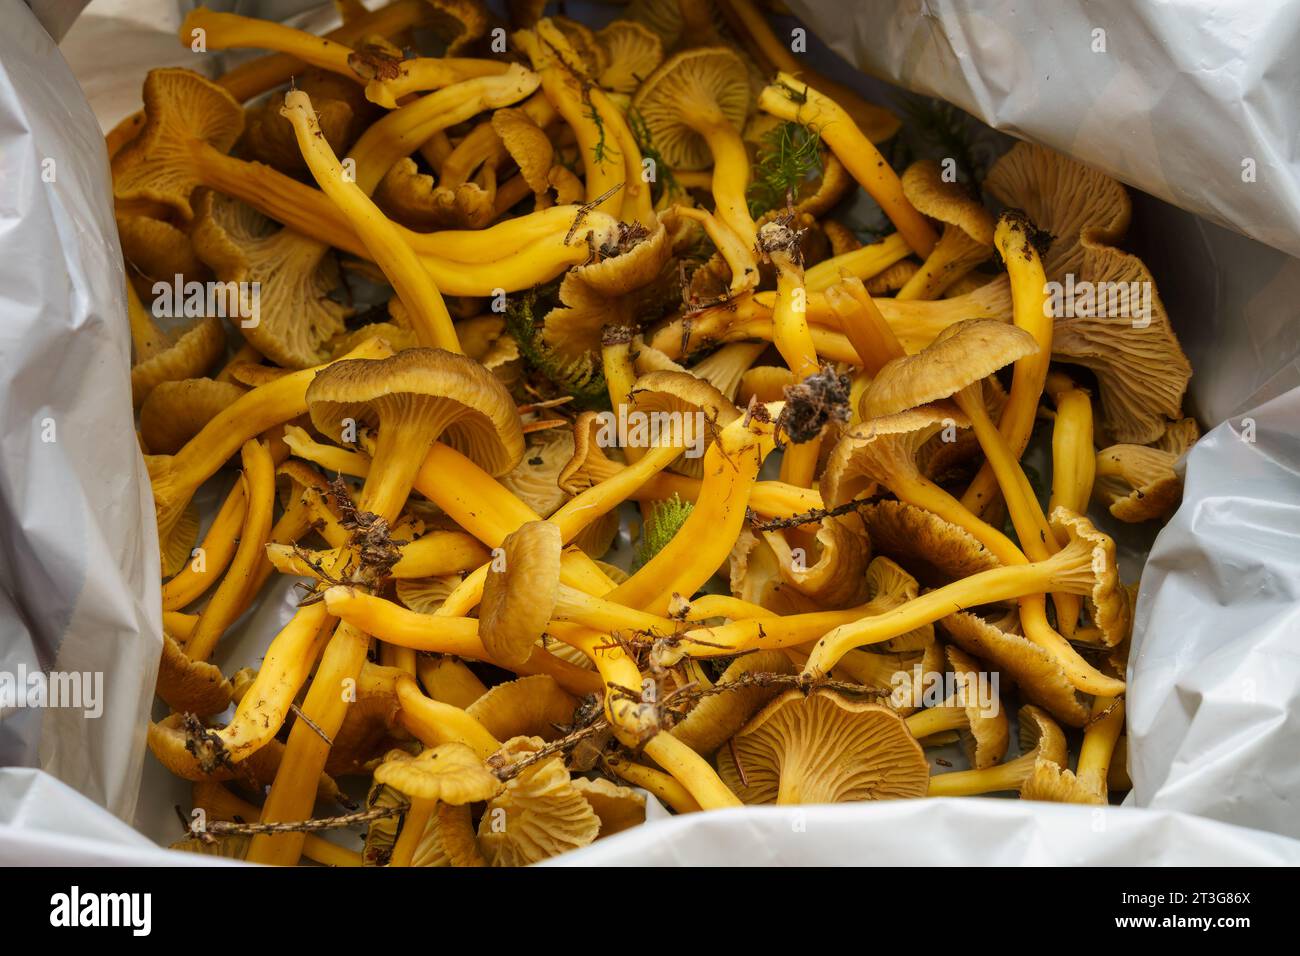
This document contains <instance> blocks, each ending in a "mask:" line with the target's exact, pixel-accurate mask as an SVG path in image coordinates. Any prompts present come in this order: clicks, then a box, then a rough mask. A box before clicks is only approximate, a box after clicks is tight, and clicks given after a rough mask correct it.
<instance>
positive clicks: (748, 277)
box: [669, 206, 758, 298]
mask: <svg viewBox="0 0 1300 956" xmlns="http://www.w3.org/2000/svg"><path fill="white" fill-rule="evenodd" d="M669 215H672V216H678V217H680V218H682V219H691V220H693V221H695V222H698V223H699V224H700V225H701V226H702V227H703V228H704V234H705V235H706V236H708V237H709V240H710V241H711V242H712V243H713V245H714V246H715V247H716V248H717V250H718V254H719V255H721V256H722V260H723V261H724V262H725V263H726V264H727V268H728V269H730V270H731V284H730V285H729V286H728V287H727V294H728V295H729V296H731V297H732V298H736V297H738V296H741V295H744V294H745V293H746V292H749V291H750V290H751V289H753V288H754V286H756V285H758V263H757V262H756V261H755V260H754V247H753V246H752V245H746V244H745V243H744V242H743V241H741V239H740V237H739V236H738V235H736V233H735V232H733V231H732V230H731V229H728V228H727V227H726V226H725V225H724V224H723V223H722V222H720V221H719V220H718V219H717V217H716V216H714V215H713V214H712V213H710V212H706V211H705V210H703V209H696V208H694V207H693V206H673V207H672V209H671V210H670V211H669Z"/></svg>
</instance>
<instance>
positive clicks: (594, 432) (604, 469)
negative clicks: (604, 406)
mask: <svg viewBox="0 0 1300 956" xmlns="http://www.w3.org/2000/svg"><path fill="white" fill-rule="evenodd" d="M604 431H605V425H604V424H603V423H602V421H601V418H600V416H599V415H598V414H597V413H596V412H583V413H582V414H581V415H579V416H578V420H577V421H575V422H574V423H573V456H572V457H571V458H570V459H569V461H568V462H567V463H566V464H565V465H564V467H563V468H561V469H560V475H559V478H558V483H559V486H560V487H561V488H563V489H564V490H565V491H567V492H568V493H569V494H571V495H576V494H580V493H581V492H583V491H585V490H586V489H588V488H590V487H591V486H592V485H595V484H599V483H600V482H602V481H604V480H605V479H606V478H608V477H610V476H611V475H613V474H615V473H617V472H619V471H621V470H622V468H623V466H622V465H621V464H619V463H618V462H616V461H613V460H611V459H610V458H609V456H607V455H606V454H605V449H604V448H602V447H601V440H602V439H601V435H602V434H603V432H604Z"/></svg>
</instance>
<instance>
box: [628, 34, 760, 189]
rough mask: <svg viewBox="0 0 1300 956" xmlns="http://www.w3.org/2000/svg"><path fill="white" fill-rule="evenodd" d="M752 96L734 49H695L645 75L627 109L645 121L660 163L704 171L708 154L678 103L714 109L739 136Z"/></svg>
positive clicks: (710, 161)
mask: <svg viewBox="0 0 1300 956" xmlns="http://www.w3.org/2000/svg"><path fill="white" fill-rule="evenodd" d="M751 99H752V93H751V90H750V85H749V71H748V70H747V69H746V67H745V61H744V60H742V59H741V58H740V57H739V56H738V55H737V54H736V52H735V51H734V50H731V49H729V48H728V47H720V46H719V47H697V48H695V49H691V50H683V51H682V52H680V53H677V54H675V55H673V56H671V57H669V58H668V59H667V60H666V61H664V62H663V63H662V64H660V66H659V68H658V69H657V70H655V71H654V72H653V73H651V74H650V75H649V76H648V77H646V79H645V81H644V82H643V83H642V84H641V88H640V89H639V90H637V93H636V96H634V97H633V98H632V108H633V109H635V110H636V111H637V112H639V113H640V114H641V117H642V119H644V120H645V124H646V127H647V128H648V129H649V130H650V138H651V139H652V140H653V141H654V144H655V148H656V149H658V150H659V154H660V155H661V156H662V157H663V160H664V162H666V163H667V164H668V165H669V166H671V167H672V168H673V169H704V168H706V167H708V166H711V165H713V153H712V152H711V151H710V150H709V144H708V142H707V141H706V140H705V139H704V137H703V136H701V135H700V134H699V133H697V132H696V131H695V130H694V129H692V128H691V127H690V126H689V125H688V124H687V123H686V121H685V120H684V119H683V118H682V111H683V107H685V106H687V105H688V104H699V105H700V106H703V107H706V108H712V109H716V110H718V111H719V112H721V114H722V116H723V117H724V118H725V119H726V121H727V122H728V123H730V124H731V125H732V126H734V127H735V128H736V133H737V135H739V134H740V131H741V130H742V129H743V128H744V126H745V117H746V116H748V115H749V109H750V102H751Z"/></svg>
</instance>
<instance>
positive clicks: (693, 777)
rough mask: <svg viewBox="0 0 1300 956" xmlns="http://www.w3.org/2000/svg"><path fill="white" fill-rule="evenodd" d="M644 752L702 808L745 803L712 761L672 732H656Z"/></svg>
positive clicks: (715, 808) (719, 807)
mask: <svg viewBox="0 0 1300 956" xmlns="http://www.w3.org/2000/svg"><path fill="white" fill-rule="evenodd" d="M644 752H645V754H646V756H648V757H649V758H650V759H651V760H653V761H654V762H655V763H657V764H659V766H661V767H663V768H664V769H665V770H667V771H668V772H669V773H670V774H672V776H673V777H674V779H676V780H677V782H678V783H680V784H681V785H682V786H683V787H685V788H686V790H687V792H688V793H690V795H691V796H692V797H693V798H695V801H696V802H697V803H698V804H699V805H700V809H701V810H721V809H724V808H726V807H740V806H744V804H743V803H741V801H740V798H739V797H737V796H736V795H735V794H734V793H732V792H731V789H730V788H729V787H728V786H727V785H726V784H725V783H723V782H722V778H721V777H719V776H718V772H717V771H716V770H714V769H713V767H711V766H710V765H709V762H708V761H707V760H705V759H704V758H703V757H701V756H700V755H699V754H697V753H696V752H695V751H694V750H692V749H691V748H690V747H688V746H687V745H686V744H684V743H682V742H681V741H680V740H678V739H677V738H676V737H674V736H673V735H672V734H670V733H666V732H663V731H661V732H660V733H657V734H655V735H654V736H653V737H651V738H650V740H649V741H648V742H647V743H646V745H645V748H644Z"/></svg>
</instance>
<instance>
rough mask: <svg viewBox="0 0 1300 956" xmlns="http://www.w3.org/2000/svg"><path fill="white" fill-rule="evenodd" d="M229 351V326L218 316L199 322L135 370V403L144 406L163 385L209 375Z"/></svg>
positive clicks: (132, 395) (132, 385)
mask: <svg viewBox="0 0 1300 956" xmlns="http://www.w3.org/2000/svg"><path fill="white" fill-rule="evenodd" d="M225 351H226V326H225V323H223V322H222V321H221V319H220V318H219V317H217V316H215V315H209V316H207V317H206V318H202V319H199V320H198V321H197V322H195V323H194V324H193V325H192V326H190V327H189V328H188V329H186V330H185V331H184V332H183V333H181V335H180V337H179V338H178V339H176V341H175V342H174V343H172V344H171V345H169V346H167V347H166V348H164V349H163V350H162V351H161V352H158V353H157V354H155V355H151V356H150V357H149V358H146V359H144V360H143V361H138V362H136V364H135V365H133V366H132V367H131V400H132V402H133V403H134V404H136V405H139V404H140V403H142V402H143V401H144V400H145V399H146V398H147V397H148V396H149V393H150V392H152V391H153V390H154V389H155V388H157V387H158V385H159V384H161V383H162V382H175V381H179V380H180V379H186V378H198V377H200V376H202V375H205V374H206V373H207V372H208V370H209V369H210V368H212V366H213V365H214V364H216V361H217V359H219V358H220V357H221V356H222V355H223V354H224V353H225Z"/></svg>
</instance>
